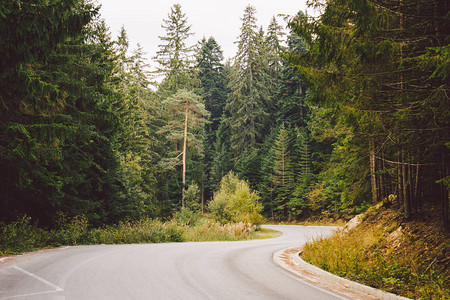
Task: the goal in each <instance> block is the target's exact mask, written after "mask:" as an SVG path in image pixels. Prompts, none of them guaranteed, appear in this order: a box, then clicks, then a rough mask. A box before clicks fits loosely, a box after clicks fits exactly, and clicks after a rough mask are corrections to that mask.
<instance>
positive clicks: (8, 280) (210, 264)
mask: <svg viewBox="0 0 450 300" xmlns="http://www.w3.org/2000/svg"><path fill="white" fill-rule="evenodd" d="M266 227H268V228H272V229H276V230H279V231H282V232H283V235H282V236H280V237H278V238H275V239H267V240H253V241H241V242H201V243H168V244H133V245H98V246H76V247H64V248H58V249H56V250H50V251H41V252H37V253H29V254H26V255H23V256H19V257H15V258H12V259H8V260H4V261H2V262H1V263H0V299H109V300H110V299H305V300H306V299H307V300H313V299H320V300H327V299H347V298H345V297H343V296H340V295H338V294H335V293H333V292H331V291H328V290H325V289H323V288H321V287H318V286H315V285H313V284H311V283H309V282H307V281H304V280H302V279H300V278H298V277H296V276H294V275H292V274H290V273H289V272H287V271H285V270H284V269H282V268H280V267H279V266H278V265H276V264H275V263H274V262H273V261H272V254H273V252H275V251H277V250H280V249H284V248H288V247H294V246H301V245H302V244H303V243H305V242H306V241H307V240H308V239H310V238H313V237H316V236H318V235H327V234H329V233H330V232H331V231H332V230H333V228H329V227H305V226H283V225H277V226H275V225H274V226H266Z"/></svg>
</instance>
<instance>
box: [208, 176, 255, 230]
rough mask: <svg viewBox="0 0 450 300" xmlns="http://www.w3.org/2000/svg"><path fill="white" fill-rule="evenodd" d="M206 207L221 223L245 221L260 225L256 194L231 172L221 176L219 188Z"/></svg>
mask: <svg viewBox="0 0 450 300" xmlns="http://www.w3.org/2000/svg"><path fill="white" fill-rule="evenodd" d="M208 209H209V211H210V212H211V213H212V214H213V215H214V217H215V218H216V220H218V221H220V222H221V223H228V222H246V223H251V224H255V225H260V224H261V222H262V220H263V218H262V216H261V214H260V213H261V211H262V206H261V204H260V203H259V196H258V194H257V193H256V192H254V191H252V190H251V189H250V186H249V184H248V183H247V182H246V181H244V180H241V179H239V178H238V177H237V176H236V175H234V174H233V173H232V172H230V173H228V174H227V175H225V176H224V177H223V178H222V180H221V182H220V187H219V190H218V191H217V192H216V193H215V194H214V198H213V200H211V202H209V204H208Z"/></svg>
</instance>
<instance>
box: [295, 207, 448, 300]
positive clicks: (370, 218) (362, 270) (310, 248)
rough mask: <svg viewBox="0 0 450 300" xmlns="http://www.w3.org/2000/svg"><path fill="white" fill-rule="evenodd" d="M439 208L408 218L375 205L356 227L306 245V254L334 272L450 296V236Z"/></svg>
mask: <svg viewBox="0 0 450 300" xmlns="http://www.w3.org/2000/svg"><path fill="white" fill-rule="evenodd" d="M436 214H437V212H436V209H435V208H433V207H431V206H430V207H429V208H427V209H424V213H423V214H422V216H421V218H420V219H417V220H414V221H404V218H403V215H402V214H401V213H399V212H398V211H396V210H394V209H392V208H386V207H383V206H381V205H378V206H377V207H376V206H374V207H372V208H371V209H369V210H368V212H367V213H365V214H364V215H362V219H361V222H360V223H359V224H358V225H357V226H355V227H354V228H351V229H346V228H345V227H344V229H343V230H341V231H339V232H337V233H336V234H334V235H333V236H331V237H330V238H321V239H317V240H314V241H312V242H309V243H307V244H306V245H305V247H304V251H303V253H302V258H303V259H304V260H305V261H307V262H309V263H311V264H313V265H316V266H318V267H320V268H322V269H324V270H326V271H328V272H331V273H333V274H336V275H338V276H341V277H345V278H348V279H350V280H353V281H357V282H360V283H363V284H366V285H370V286H372V287H375V288H378V289H382V290H385V291H388V292H391V293H395V294H398V295H402V296H406V297H409V298H413V299H450V289H449V286H450V280H449V279H450V277H449V263H450V256H449V249H450V236H449V234H448V233H447V234H446V233H444V231H443V230H442V224H440V223H439V221H438V220H439V218H438V217H437V216H436Z"/></svg>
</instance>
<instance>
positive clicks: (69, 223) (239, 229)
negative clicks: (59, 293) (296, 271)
mask: <svg viewBox="0 0 450 300" xmlns="http://www.w3.org/2000/svg"><path fill="white" fill-rule="evenodd" d="M58 224H59V226H58V228H56V229H53V230H50V231H48V230H44V229H41V228H38V226H37V225H36V224H33V223H32V221H31V219H30V218H29V217H26V216H24V217H20V218H18V219H17V220H16V221H15V222H12V223H10V224H3V223H0V256H2V255H10V254H18V253H22V252H25V251H31V250H35V249H41V248H47V247H55V246H62V245H91V244H131V243H166V242H183V241H237V240H246V239H250V238H252V236H253V235H254V234H255V233H256V232H257V231H258V230H259V228H258V227H257V226H255V225H252V224H249V223H244V222H239V223H229V224H221V223H219V222H216V221H214V220H212V219H210V218H209V217H208V216H205V215H200V214H196V213H192V212H191V211H189V210H183V211H181V212H179V213H176V214H175V215H174V217H173V219H172V220H170V221H167V222H162V221H159V220H152V219H142V220H139V221H129V222H121V223H119V224H117V225H110V226H105V227H103V228H90V226H89V224H88V221H87V219H86V218H85V217H83V216H76V217H74V218H67V217H65V216H60V220H59V221H58ZM258 232H259V231H258ZM267 235H268V236H271V235H273V233H267ZM258 237H260V238H264V237H265V236H264V235H261V234H259V235H258Z"/></svg>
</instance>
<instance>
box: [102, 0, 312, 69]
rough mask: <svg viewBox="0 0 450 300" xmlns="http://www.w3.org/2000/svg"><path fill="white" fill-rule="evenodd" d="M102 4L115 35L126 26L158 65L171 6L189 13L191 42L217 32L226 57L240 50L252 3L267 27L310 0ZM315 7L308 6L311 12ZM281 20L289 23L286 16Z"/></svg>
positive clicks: (106, 0)
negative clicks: (247, 10)
mask: <svg viewBox="0 0 450 300" xmlns="http://www.w3.org/2000/svg"><path fill="white" fill-rule="evenodd" d="M97 1H98V3H100V4H101V6H102V7H101V9H100V13H101V16H102V17H103V18H104V19H105V21H106V24H107V25H108V26H109V28H110V31H111V33H112V35H113V37H114V38H116V36H117V35H118V33H119V30H120V28H121V27H122V25H123V26H125V30H126V31H127V33H128V38H129V40H130V48H131V49H135V48H136V44H137V43H139V44H140V45H141V46H142V47H143V48H144V51H145V52H146V53H147V55H146V57H147V59H148V60H147V63H149V64H150V67H151V68H154V67H155V63H154V62H153V61H152V58H153V57H154V56H155V55H156V51H157V50H158V45H159V44H160V39H159V37H158V36H164V35H165V30H164V29H163V28H161V24H162V23H163V19H167V15H168V13H169V11H170V7H171V6H172V5H173V4H175V3H178V4H180V5H181V9H182V11H183V12H184V13H185V14H186V17H187V19H188V23H189V24H190V25H191V31H192V32H193V33H195V35H193V36H192V37H191V40H190V41H188V43H190V44H191V45H194V44H196V43H197V41H199V40H201V39H202V38H203V37H206V38H209V37H210V36H213V37H214V38H215V39H216V41H217V43H218V44H219V45H220V46H221V48H222V50H223V52H224V56H225V58H231V57H233V56H234V55H235V53H236V45H235V44H234V42H235V41H236V40H237V37H238V36H239V34H240V27H241V23H242V22H241V19H240V18H241V17H242V16H243V14H244V9H245V7H246V6H247V5H248V4H251V5H253V6H254V7H255V8H256V17H257V19H258V25H262V26H263V28H264V30H265V31H266V30H267V26H268V25H269V23H270V20H271V19H272V17H273V16H277V15H278V14H285V15H295V14H296V13H297V12H298V11H299V10H302V11H303V12H305V11H306V0H178V1H172V0H169V1H165V0H156V1H155V0H97ZM311 12H312V11H310V10H308V14H311ZM277 19H278V23H279V24H281V25H283V26H285V22H284V20H283V19H282V18H279V17H278V18H277Z"/></svg>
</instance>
